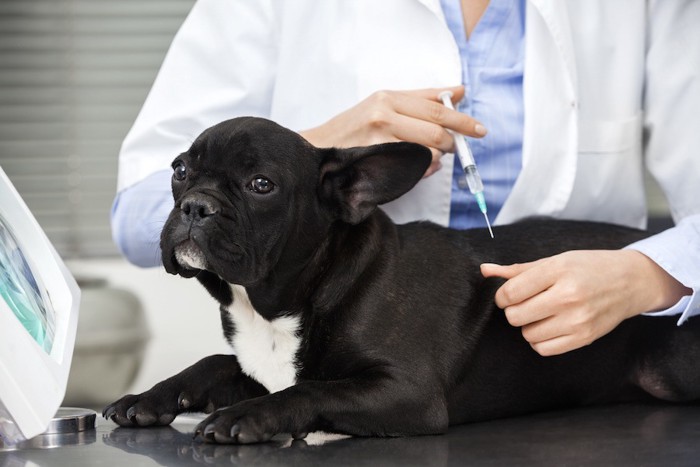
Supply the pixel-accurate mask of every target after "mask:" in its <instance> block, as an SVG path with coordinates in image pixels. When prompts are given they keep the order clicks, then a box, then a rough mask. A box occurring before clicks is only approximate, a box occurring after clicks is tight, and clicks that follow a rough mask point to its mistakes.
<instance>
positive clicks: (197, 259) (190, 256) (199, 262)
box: [173, 239, 208, 270]
mask: <svg viewBox="0 0 700 467" xmlns="http://www.w3.org/2000/svg"><path fill="white" fill-rule="evenodd" d="M173 253H174V256H175V261H176V262H177V264H178V265H180V266H181V267H182V268H184V269H190V270H203V269H207V266H208V263H207V258H206V256H205V255H204V252H203V251H202V249H201V248H200V247H199V246H198V245H197V244H196V243H195V242H194V241H193V240H191V239H188V240H185V241H183V242H182V243H180V244H178V245H177V246H176V247H175V248H174V250H173Z"/></svg>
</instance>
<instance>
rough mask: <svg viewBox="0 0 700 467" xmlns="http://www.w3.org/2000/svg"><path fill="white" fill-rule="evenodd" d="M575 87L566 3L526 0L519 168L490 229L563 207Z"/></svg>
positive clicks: (573, 152) (569, 176)
mask: <svg viewBox="0 0 700 467" xmlns="http://www.w3.org/2000/svg"><path fill="white" fill-rule="evenodd" d="M576 82H577V77H576V62H575V56H574V46H573V42H572V39H571V29H570V26H569V20H568V15H567V11H566V3H565V2H563V1H561V0H529V1H528V2H527V5H526V17H525V69H524V76H523V96H524V97H523V99H524V106H525V125H524V133H523V155H522V157H523V159H522V161H523V166H522V170H521V172H520V175H519V176H518V179H517V180H516V182H515V185H514V186H513V190H512V191H511V194H510V196H509V197H508V199H507V200H506V202H505V204H504V205H503V207H502V209H501V211H500V213H499V215H498V217H497V218H496V223H498V224H506V223H510V222H513V221H516V220H518V219H521V218H523V217H528V216H537V215H539V216H556V215H557V214H558V213H560V212H561V211H562V210H563V209H564V208H565V207H566V204H567V202H568V200H569V197H570V195H571V191H572V188H573V185H574V179H575V176H576V161H577V143H578V141H577V139H578V134H577V119H578V111H577V107H578V99H577V92H576V89H577V85H576ZM487 195H488V194H487Z"/></svg>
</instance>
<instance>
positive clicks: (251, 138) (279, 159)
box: [188, 117, 314, 170]
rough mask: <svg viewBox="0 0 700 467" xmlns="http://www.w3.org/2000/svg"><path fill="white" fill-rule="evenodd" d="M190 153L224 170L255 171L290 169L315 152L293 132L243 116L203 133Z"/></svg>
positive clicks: (192, 156)
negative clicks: (226, 168)
mask: <svg viewBox="0 0 700 467" xmlns="http://www.w3.org/2000/svg"><path fill="white" fill-rule="evenodd" d="M188 152H189V156H190V157H191V158H196V159H198V160H200V161H201V162H202V163H204V164H213V165H214V166H216V167H220V168H222V169H223V168H225V167H231V166H235V167H237V168H239V169H249V170H255V169H257V168H260V167H267V166H280V167H291V166H293V165H295V164H299V163H302V162H303V161H305V160H307V161H308V159H309V158H310V157H311V158H313V155H312V154H311V153H313V152H314V150H313V148H312V147H311V146H310V145H309V144H308V143H306V141H305V140H304V139H303V138H302V137H301V136H300V135H298V134H297V133H295V132H293V131H291V130H288V129H286V128H284V127H281V126H279V125H277V124H275V123H273V122H271V121H268V120H264V119H258V118H252V117H249V118H247V117H243V118H237V119H233V120H228V121H225V122H222V123H220V124H218V125H215V126H213V127H211V128H209V129H208V130H206V131H204V132H203V133H202V134H201V135H200V136H199V137H198V138H197V139H196V140H195V141H194V143H193V144H192V146H191V148H190V150H189V151H188ZM308 162H310V161H308Z"/></svg>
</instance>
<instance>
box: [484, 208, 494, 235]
mask: <svg viewBox="0 0 700 467" xmlns="http://www.w3.org/2000/svg"><path fill="white" fill-rule="evenodd" d="M484 219H486V227H488V228H489V233H490V234H491V238H493V230H491V223H490V222H489V216H487V215H486V213H484Z"/></svg>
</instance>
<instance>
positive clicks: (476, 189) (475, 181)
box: [464, 165, 484, 194]
mask: <svg viewBox="0 0 700 467" xmlns="http://www.w3.org/2000/svg"><path fill="white" fill-rule="evenodd" d="M464 175H465V176H466V177H467V186H469V191H470V192H471V193H472V194H477V193H481V192H483V191H484V184H483V183H482V182H481V177H480V176H479V172H478V171H477V170H476V165H468V166H466V167H465V168H464Z"/></svg>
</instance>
